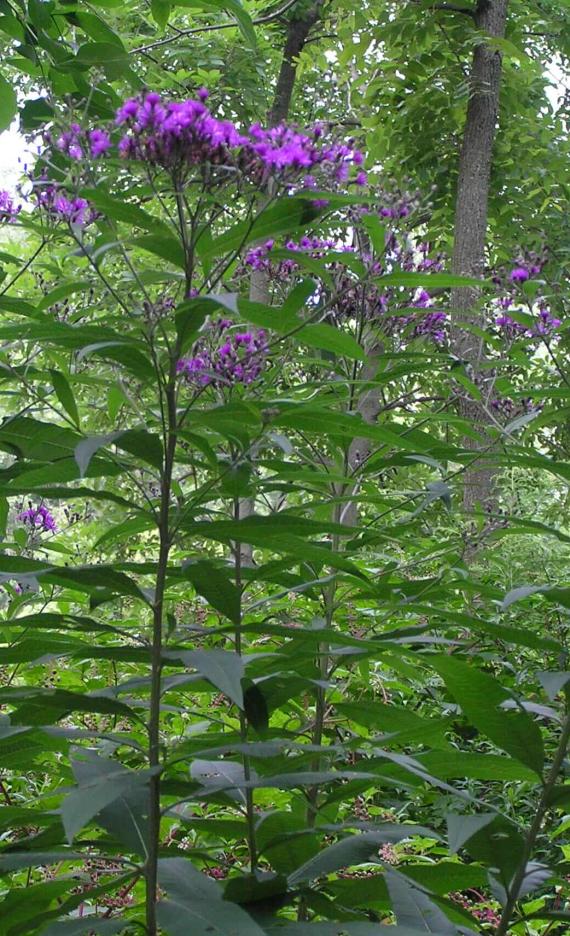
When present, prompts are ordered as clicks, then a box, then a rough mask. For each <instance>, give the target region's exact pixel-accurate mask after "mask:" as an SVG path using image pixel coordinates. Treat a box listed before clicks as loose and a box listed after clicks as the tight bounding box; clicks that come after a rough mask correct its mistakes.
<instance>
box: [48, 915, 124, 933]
mask: <svg viewBox="0 0 570 936" xmlns="http://www.w3.org/2000/svg"><path fill="white" fill-rule="evenodd" d="M127 926H129V923H128V921H126V920H104V919H102V918H99V919H97V918H95V917H93V916H91V914H90V915H89V916H87V917H83V918H81V919H77V920H60V921H58V922H57V923H51V924H50V926H48V927H47V929H43V930H41V934H40V936H88V934H89V933H97V936H99V934H101V936H114V934H115V933H122V932H123V931H124V930H125V929H126V928H127Z"/></svg>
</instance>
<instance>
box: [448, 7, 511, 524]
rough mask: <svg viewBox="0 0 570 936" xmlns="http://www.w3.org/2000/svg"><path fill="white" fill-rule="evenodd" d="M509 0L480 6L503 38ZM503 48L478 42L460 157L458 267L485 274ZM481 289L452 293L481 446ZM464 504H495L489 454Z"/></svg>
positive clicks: (476, 447)
mask: <svg viewBox="0 0 570 936" xmlns="http://www.w3.org/2000/svg"><path fill="white" fill-rule="evenodd" d="M507 8H508V0H480V2H479V3H478V5H477V8H476V11H475V25H476V26H477V28H478V29H479V30H481V32H484V33H486V34H487V35H488V36H489V37H491V38H498V39H501V38H502V37H503V36H504V34H505V25H506V19H507ZM501 66H502V62H501V54H500V52H499V51H498V50H497V49H494V48H493V44H492V42H491V43H487V42H485V40H482V41H481V42H479V43H478V45H477V46H476V47H475V51H474V53H473V62H472V66H471V75H470V85H471V91H470V97H469V104H468V107H467V117H466V121H465V130H464V133H463V143H462V147H461V156H460V160H459V180H458V184H457V200H456V207H455V241H454V250H453V262H452V269H453V272H454V273H456V274H460V275H463V276H479V275H481V274H482V273H483V271H484V268H485V241H486V234H487V213H488V203H489V183H490V176H491V165H492V154H493V143H494V140H495V133H496V128H497V118H498V115H499V89H500V83H501ZM479 300H480V291H479V290H477V289H471V288H465V287H462V288H460V289H454V290H453V292H452V295H451V308H452V315H453V320H452V347H453V351H454V353H455V354H456V355H457V357H458V358H460V359H461V360H462V361H463V362H465V365H466V366H467V368H468V369H469V371H470V377H471V378H472V379H475V380H476V381H480V382H482V386H481V389H482V393H483V403H480V402H478V401H476V400H473V399H469V398H464V399H462V400H461V401H460V405H459V409H460V413H461V415H462V416H463V417H464V418H465V419H468V420H469V422H470V423H471V424H472V425H473V426H474V427H475V428H477V429H478V430H479V432H480V439H479V440H478V441H474V440H472V439H466V440H465V443H464V444H465V446H466V447H468V448H471V449H473V451H474V454H475V453H477V451H482V450H483V451H484V450H489V448H490V447H492V442H491V440H490V439H489V437H488V435H487V433H486V431H485V430H486V427H487V426H488V425H489V422H490V421H489V417H488V415H487V410H486V408H485V405H484V401H485V397H486V395H487V394H486V393H485V388H484V379H485V376H486V375H488V371H486V370H485V368H484V364H485V349H484V344H483V342H482V340H481V339H480V338H479V337H478V336H477V335H474V334H472V333H471V332H470V331H468V330H467V329H465V328H464V327H462V326H464V325H477V326H479V327H481V328H484V327H485V320H484V316H483V314H482V312H481V310H480V307H479ZM463 502H464V507H465V508H466V509H467V510H471V509H473V508H474V507H475V506H476V504H480V505H481V506H482V507H484V508H486V509H492V508H493V506H494V504H495V492H494V469H493V465H492V462H491V460H489V459H487V460H485V458H484V456H482V457H481V458H480V459H477V461H476V462H475V463H474V465H473V467H472V468H468V469H467V471H466V472H465V487H464V501H463Z"/></svg>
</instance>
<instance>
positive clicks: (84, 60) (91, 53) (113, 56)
mask: <svg viewBox="0 0 570 936" xmlns="http://www.w3.org/2000/svg"><path fill="white" fill-rule="evenodd" d="M76 58H77V61H78V62H80V63H81V64H83V65H88V66H90V67H91V66H93V65H101V66H103V67H107V66H109V65H123V66H127V65H128V63H129V56H128V53H127V51H126V49H124V48H123V47H122V46H119V45H117V43H116V42H86V43H85V44H84V45H82V46H80V47H79V49H78V50H77V56H76Z"/></svg>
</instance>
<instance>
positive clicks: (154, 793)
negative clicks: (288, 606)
mask: <svg viewBox="0 0 570 936" xmlns="http://www.w3.org/2000/svg"><path fill="white" fill-rule="evenodd" d="M172 370H173V373H171V375H170V378H169V383H168V386H167V388H166V408H165V416H166V420H167V425H166V427H165V428H166V433H165V441H166V446H165V453H164V463H163V470H162V478H161V493H160V513H159V520H158V531H159V537H160V547H159V554H158V569H157V573H156V582H155V591H154V606H153V625H152V650H151V688H150V714H149V723H148V736H149V746H148V759H149V764H150V767H151V768H155V769H156V773H154V774H153V775H152V776H151V778H150V783H149V814H148V825H149V845H148V857H147V862H146V868H145V875H146V929H147V934H148V936H156V934H157V932H158V930H157V923H156V892H157V884H158V853H159V847H160V771H159V767H160V699H161V675H162V631H163V620H164V592H165V588H166V574H167V570H168V557H169V555H170V547H171V533H170V495H171V489H172V472H173V468H174V457H175V452H176V389H175V383H174V368H173V369H172Z"/></svg>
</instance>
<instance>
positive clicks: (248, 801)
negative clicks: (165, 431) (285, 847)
mask: <svg viewBox="0 0 570 936" xmlns="http://www.w3.org/2000/svg"><path fill="white" fill-rule="evenodd" d="M239 519H240V500H239V498H238V497H236V498H235V500H234V520H239ZM234 555H235V559H234V574H235V582H236V588H237V590H238V591H239V611H238V620H237V626H236V640H235V648H236V653H237V654H238V656H241V654H242V631H241V624H242V610H241V608H242V579H241V556H242V551H241V543H239V542H238V543H234ZM239 729H240V738H241V742H242V744H246V743H247V718H246V716H245V712H243V711H242V710H241V709H240V713H239ZM243 778H244V780H245V782H246V783H249V781H250V780H251V764H250V760H249V757H248V755H247V754H245V753H244V755H243ZM245 810H246V821H247V844H248V851H249V864H250V868H251V870H252V871H255V869H256V867H257V843H256V837H255V808H254V803H253V790H252V789H251V788H250V787H246V790H245Z"/></svg>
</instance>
